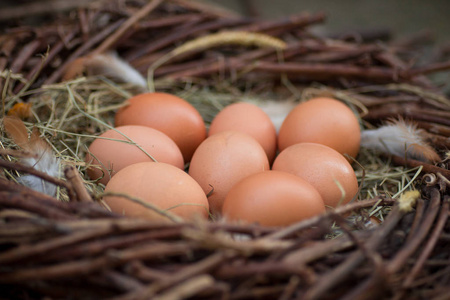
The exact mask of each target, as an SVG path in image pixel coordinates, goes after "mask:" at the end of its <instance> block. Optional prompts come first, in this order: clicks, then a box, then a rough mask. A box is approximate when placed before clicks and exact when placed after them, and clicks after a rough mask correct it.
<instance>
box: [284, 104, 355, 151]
mask: <svg viewBox="0 0 450 300" xmlns="http://www.w3.org/2000/svg"><path fill="white" fill-rule="evenodd" d="M360 141H361V131H360V126H359V122H358V119H357V118H356V116H355V114H354V113H353V111H352V110H351V109H350V108H349V107H348V106H347V105H345V104H344V103H342V102H340V101H338V100H336V99H333V98H326V97H321V98H313V99H311V100H309V101H306V102H303V103H300V104H298V105H297V106H296V107H295V108H294V109H293V110H292V111H291V112H290V113H289V114H288V115H287V117H286V119H285V120H284V122H283V124H282V125H281V128H280V131H279V134H278V148H279V149H280V151H283V150H284V149H286V148H287V147H289V146H291V145H294V144H297V143H318V144H323V145H326V146H328V147H331V148H333V149H335V150H336V151H338V152H339V153H341V154H348V155H350V156H351V157H354V158H355V157H356V156H357V155H358V152H359V147H360Z"/></svg>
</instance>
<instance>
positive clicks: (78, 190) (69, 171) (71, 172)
mask: <svg viewBox="0 0 450 300" xmlns="http://www.w3.org/2000/svg"><path fill="white" fill-rule="evenodd" d="M64 175H65V177H66V179H67V181H68V182H69V183H70V185H71V187H72V189H73V190H74V192H75V194H76V196H77V197H76V199H77V200H78V201H80V202H92V201H93V200H92V197H91V195H89V193H88V191H87V190H86V186H85V185H84V182H83V180H82V179H81V176H80V174H79V173H78V170H77V169H76V168H75V167H74V166H67V167H66V168H65V170H64Z"/></svg>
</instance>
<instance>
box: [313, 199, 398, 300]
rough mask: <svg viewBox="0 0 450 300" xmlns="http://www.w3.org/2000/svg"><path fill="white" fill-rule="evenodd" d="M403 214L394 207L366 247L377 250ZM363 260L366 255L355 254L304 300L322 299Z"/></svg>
mask: <svg viewBox="0 0 450 300" xmlns="http://www.w3.org/2000/svg"><path fill="white" fill-rule="evenodd" d="M403 214H404V213H403V212H402V211H400V209H399V208H398V206H394V208H393V210H392V211H391V212H390V214H389V215H388V217H387V218H386V219H385V221H384V223H383V224H382V225H381V226H380V227H379V228H378V230H376V231H375V232H374V234H373V236H372V238H371V239H369V240H368V242H367V243H366V247H368V248H371V249H377V248H378V247H379V245H380V244H381V242H382V241H383V240H384V239H385V238H386V237H387V236H388V235H389V234H390V233H391V231H392V230H393V229H394V227H395V226H396V225H397V223H398V222H399V221H400V219H401V217H402V216H403ZM363 260H364V254H363V253H362V252H361V251H356V252H354V253H353V254H351V255H350V256H349V257H348V258H347V259H346V260H345V261H344V262H343V263H341V264H340V265H338V266H337V267H335V268H334V269H333V270H331V271H329V272H328V273H326V274H325V275H323V276H321V278H319V279H318V280H317V283H316V284H315V285H313V286H312V287H311V288H310V289H309V290H308V291H307V292H306V294H305V295H304V299H307V300H310V299H318V298H320V297H321V296H322V295H323V294H325V293H326V292H328V291H329V290H330V289H332V288H333V287H335V286H336V285H337V284H339V283H340V282H342V281H343V280H344V278H345V277H346V276H348V275H349V274H350V273H351V272H352V271H353V270H354V269H355V268H356V267H357V266H358V265H359V264H361V262H362V261H363Z"/></svg>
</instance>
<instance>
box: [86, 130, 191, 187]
mask: <svg viewBox="0 0 450 300" xmlns="http://www.w3.org/2000/svg"><path fill="white" fill-rule="evenodd" d="M116 130H118V131H120V132H121V133H123V134H124V135H125V136H126V137H125V136H123V135H122V134H121V133H119V132H117V131H116ZM127 137H128V138H129V139H130V140H131V141H133V142H134V144H132V143H131V142H130V140H129V139H128V138H127ZM143 150H144V151H145V152H147V154H149V155H151V156H152V157H153V158H155V159H156V160H157V161H159V162H165V163H169V164H171V165H174V166H176V167H177V168H180V169H184V161H183V155H182V154H181V151H180V149H179V148H178V147H177V145H176V144H175V142H174V141H172V140H171V139H170V138H169V137H168V136H167V135H165V134H164V133H162V132H160V131H158V130H156V129H153V128H150V127H145V126H137V125H129V126H119V127H117V128H115V130H114V129H110V130H108V131H106V132H104V133H102V134H101V135H100V136H99V137H98V138H97V139H96V140H94V141H93V142H92V144H91V145H90V146H89V152H88V153H87V154H86V158H85V161H86V163H87V164H88V165H92V166H91V167H89V168H88V170H87V173H88V175H89V177H90V178H91V179H92V180H97V179H99V182H100V183H103V184H106V183H107V182H108V181H109V180H110V179H111V177H112V176H113V175H114V174H115V173H117V172H118V171H119V170H121V169H123V168H125V167H126V166H129V165H131V164H135V163H139V162H152V161H153V160H152V158H151V157H149V156H148V155H147V154H146V153H145V152H144V151H143Z"/></svg>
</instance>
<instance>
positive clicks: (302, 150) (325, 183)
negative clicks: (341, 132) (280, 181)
mask: <svg viewBox="0 0 450 300" xmlns="http://www.w3.org/2000/svg"><path fill="white" fill-rule="evenodd" d="M272 170H277V171H283V172H288V173H291V174H294V175H297V176H299V177H300V178H303V179H304V180H306V181H308V182H309V183H310V184H311V185H312V186H314V187H315V188H316V190H317V191H318V192H319V194H320V195H321V196H322V199H323V201H324V203H325V205H326V206H329V207H337V206H338V205H339V204H341V205H342V204H346V203H348V202H349V201H350V200H351V199H352V198H353V197H354V196H355V195H356V193H357V191H358V180H357V178H356V175H355V172H354V170H353V168H352V166H351V165H350V163H349V162H348V161H347V160H346V159H345V158H344V157H343V156H342V155H341V154H340V153H339V152H337V151H336V150H334V149H332V148H330V147H328V146H324V145H321V144H315V143H300V144H295V145H292V146H290V147H288V148H286V149H284V150H283V151H281V153H280V154H278V156H277V158H275V161H274V162H273V165H272ZM339 185H340V186H342V188H343V189H344V191H345V195H344V196H345V197H344V198H343V193H342V191H341V189H340V187H339Z"/></svg>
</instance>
